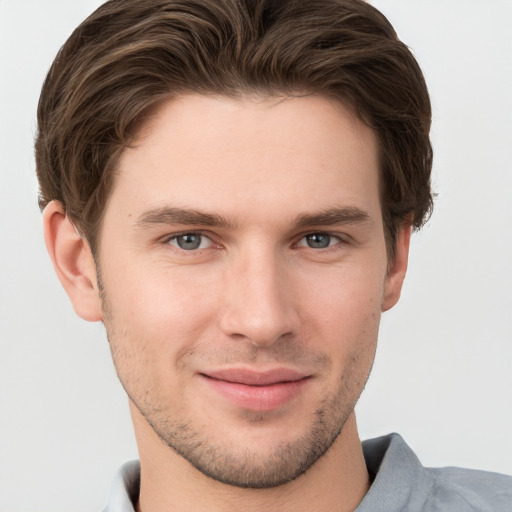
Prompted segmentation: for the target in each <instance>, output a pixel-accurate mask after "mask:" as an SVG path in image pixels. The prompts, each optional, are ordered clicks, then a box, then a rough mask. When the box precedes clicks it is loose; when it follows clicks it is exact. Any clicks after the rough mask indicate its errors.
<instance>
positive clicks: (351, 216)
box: [295, 206, 370, 228]
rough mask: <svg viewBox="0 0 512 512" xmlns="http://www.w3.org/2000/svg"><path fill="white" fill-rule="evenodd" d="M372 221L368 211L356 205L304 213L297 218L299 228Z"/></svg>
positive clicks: (296, 222) (296, 223)
mask: <svg viewBox="0 0 512 512" xmlns="http://www.w3.org/2000/svg"><path fill="white" fill-rule="evenodd" d="M369 221H370V215H369V213H368V212H365V211H364V210H361V209H360V208H357V207H355V206H348V207H345V208H330V209H328V210H324V211H322V212H318V213H312V214H310V213H302V214H300V215H298V216H297V218H296V219H295V225H296V226H297V227H298V228H304V227H308V226H334V225H347V224H360V223H366V222H369Z"/></svg>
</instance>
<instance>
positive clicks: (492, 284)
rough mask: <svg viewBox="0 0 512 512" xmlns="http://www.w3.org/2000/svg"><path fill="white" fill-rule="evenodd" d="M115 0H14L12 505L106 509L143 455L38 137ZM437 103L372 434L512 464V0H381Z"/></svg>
mask: <svg viewBox="0 0 512 512" xmlns="http://www.w3.org/2000/svg"><path fill="white" fill-rule="evenodd" d="M99 3H100V2H98V1H92V0H80V1H69V0H52V1H41V0H24V1H20V0H0V180H1V181H0V248H1V251H0V272H1V273H0V343H1V344H0V511H2V512H26V511H31V512H45V511H48V512H50V511H51V512H64V511H69V510H73V511H75V512H82V511H88V510H91V511H92V510H100V509H101V507H102V505H103V502H104V499H105V495H106V492H107V489H108V486H109V482H110V479H111V477H112V474H113V472H114V471H115V469H116V468H117V466H118V465H119V464H120V463H121V462H123V461H124V460H126V459H130V458H135V457H136V447H135V444H134V439H133V435H132V432H131V425H130V420H129V415H128V411H127V405H126V399H125V397H124V394H123V391H122V389H121V387H120V385H119V384H118V382H117V378H116V376H115V372H114V369H113V367H112V364H111V362H110V354H109V351H108V346H107V342H106V338H105V335H104V332H103V328H102V326H101V325H97V324H87V323H85V322H84V321H82V320H80V319H79V318H77V317H75V315H74V313H73V311H72V309H71V306H70V305H69V302H68V300H67V297H66V296H65V294H64V292H63V291H62V289H61V287H60V284H59V283H58V281H57V279H56V277H55V276H54V273H53V269H52V267H51V264H50V261H49V258H48V257H47V255H46V250H45V248H44V243H43V236H42V229H41V217H40V214H39V211H38V208H37V205H36V196H37V184H36V180H35V175H34V162H33V156H32V153H33V150H32V144H33V137H34V133H35V111H36V105H37V100H38V94H39V89H40V86H41V83H42V81H43V78H44V75H45V73H46V71H47V69H48V67H49V65H50V63H51V61H52V59H53V57H54V55H55V53H56V52H57V50H58V48H59V46H60V45H61V44H62V43H63V42H64V40H65V39H66V38H67V36H68V35H69V34H70V32H71V31H72V29H73V28H74V27H75V26H76V25H77V24H78V23H79V22H80V21H81V20H82V19H83V18H84V17H85V16H86V15H87V14H89V13H90V12H91V11H92V10H93V9H94V8H95V7H96V6H97V5H99ZM374 4H375V5H376V6H377V7H379V8H380V9H381V10H382V11H383V12H384V13H385V14H386V15H387V16H388V17H389V19H390V20H391V22H392V23H394V25H395V27H396V29H397V31H398V33H399V35H400V37H401V38H402V39H403V40H404V41H405V42H407V43H408V44H409V46H410V47H411V48H412V51H413V52H414V53H415V55H416V56H417V58H418V59H419V61H420V63H421V65H422V67H423V69H424V72H425V75H426V78H427V82H428V83H429V86H430V91H431V95H432V101H433V107H434V126H433V142H434V147H435V170H434V187H435V189H436V191H437V192H438V193H439V197H438V200H437V206H436V211H435V214H434V217H433V218H432V221H431V222H430V224H429V226H428V227H427V228H426V229H425V230H424V232H422V233H421V234H419V235H416V237H415V239H414V242H413V246H412V251H411V252H412V254H411V263H410V271H409V277H408V280H407V281H406V285H405V289H404V293H403V296H402V301H401V303H400V304H399V305H398V306H397V307H396V309H395V310H393V311H391V312H390V313H387V314H386V315H385V316H384V321H383V326H382V330H381V335H380V346H379V351H378V355H377V360H376V364H375V367H374V371H373V375H372V377H371V379H370V383H369V385H368V386H367V390H366V391H365V394H364V396H363V398H362V399H361V401H360V404H359V406H358V416H359V425H360V431H361V435H362V437H371V436H376V435H380V434H384V433H387V432H390V431H398V432H400V433H401V434H402V435H403V436H404V437H405V439H406V441H407V442H409V443H410V444H411V445H412V446H413V448H414V449H415V450H416V451H417V453H418V454H419V456H420V458H421V459H422V461H423V462H424V463H425V464H426V465H436V466H438V465H460V466H468V467H478V468H484V469H489V470H494V471H501V472H508V473H511V472H512V461H511V459H512V436H511V434H510V433H511V432H512V372H511V363H512V343H511V341H512V320H511V318H512V292H511V289H512V270H511V263H512V229H511V226H512V207H511V204H510V197H511V195H512V169H511V166H512V129H511V123H512V94H511V92H510V91H512V30H511V27H512V2H510V1H509V0H435V1H429V2H426V1H420V0H416V1H414V0H378V1H377V0H375V2H374Z"/></svg>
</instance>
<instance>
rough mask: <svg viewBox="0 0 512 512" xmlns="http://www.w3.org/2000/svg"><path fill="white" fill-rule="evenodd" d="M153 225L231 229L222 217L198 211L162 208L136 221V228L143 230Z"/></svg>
mask: <svg viewBox="0 0 512 512" xmlns="http://www.w3.org/2000/svg"><path fill="white" fill-rule="evenodd" d="M155 224H182V225H197V226H208V227H222V228H233V227H234V224H233V222H230V221H228V220H227V219H225V218H224V217H222V215H218V214H216V213H206V212H202V211H199V210H189V209H184V208H173V207H168V206H164V207H161V208H153V209H150V210H146V211H145V212H144V213H142V214H141V215H140V217H139V218H138V219H137V222H136V226H137V227H140V228H143V227H148V226H151V225H155Z"/></svg>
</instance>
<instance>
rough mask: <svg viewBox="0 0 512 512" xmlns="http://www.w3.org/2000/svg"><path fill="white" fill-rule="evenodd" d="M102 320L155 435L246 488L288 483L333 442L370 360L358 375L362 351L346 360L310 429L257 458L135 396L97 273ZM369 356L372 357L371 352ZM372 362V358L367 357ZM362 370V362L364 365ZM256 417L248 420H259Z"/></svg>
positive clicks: (251, 450)
mask: <svg viewBox="0 0 512 512" xmlns="http://www.w3.org/2000/svg"><path fill="white" fill-rule="evenodd" d="M98 276H99V277H100V279H99V280H98V285H99V290H100V295H101V299H102V305H103V313H104V320H103V321H104V324H105V328H106V331H107V337H108V340H109V344H110V346H111V351H112V355H113V359H114V364H115V367H116V371H117V374H118V377H119V379H120V381H121V384H122V385H123V387H124V389H125V391H126V393H127V395H128V397H129V398H130V400H131V401H132V403H133V404H134V405H135V407H136V408H137V409H138V410H139V412H140V413H141V414H142V416H143V417H144V418H145V420H146V421H147V422H148V424H149V425H150V426H151V428H152V429H153V431H154V432H155V434H156V435H157V436H158V437H159V439H160V440H161V441H162V442H163V443H164V444H165V445H166V446H167V447H169V448H170V449H172V450H173V451H174V452H175V453H177V454H178V455H180V456H181V457H183V458H184V459H186V460H187V461H188V462H189V463H190V464H191V465H192V466H193V467H194V468H196V469H197V470H198V471H200V472H201V473H202V474H203V475H205V476H207V477H209V478H212V479H213V480H216V481H217V482H221V483H223V484H227V485H231V486H235V487H240V488H251V489H264V488H271V487H277V486H280V485H284V484H286V483H289V482H291V481H293V480H295V479H296V478H298V477H299V476H301V475H302V474H304V473H305V472H306V471H308V470H309V469H310V468H311V467H312V466H313V465H314V464H315V463H316V462H317V461H318V460H319V459H320V458H321V457H322V456H323V455H325V454H326V453H327V451H328V450H329V449H330V448H331V446H332V445H333V444H334V442H335V441H336V439H337V438H338V436H339V435H340V433H341V431H342V429H343V427H344V425H345V423H346V421H347V420H348V418H349V416H350V415H351V413H352V412H353V410H354V407H355V404H356V403H357V400H358V399H359V396H360V394H361V392H362V391H363V389H364V386H365V385H366V382H367V380H368V377H369V374H370V370H371V362H370V364H369V365H368V367H367V369H366V370H367V371H366V372H363V374H361V373H360V372H359V371H358V368H359V369H360V368H361V367H360V364H359V363H360V361H359V359H360V358H361V357H363V359H364V358H365V356H364V355H363V354H361V353H359V354H356V355H353V356H352V357H351V358H350V364H349V365H348V367H347V368H345V369H344V373H343V375H341V376H340V379H339V382H338V387H337V389H336V390H335V391H334V392H332V393H331V394H330V395H329V396H327V397H324V399H323V400H322V401H321V403H320V405H319V407H318V408H317V409H316V411H315V412H314V415H313V419H312V420H311V422H310V426H309V428H307V429H306V432H305V433H304V434H303V435H302V436H301V437H299V438H298V439H296V440H294V441H289V442H282V443H280V444H278V445H276V446H275V447H274V449H273V450H272V452H271V453H268V454H266V455H265V456H264V457H262V454H261V450H258V447H257V446H254V447H253V446H250V447H249V446H233V443H232V442H231V440H230V439H226V442H225V443H222V444H221V443H218V442H217V443H216V442H214V441H213V440H212V439H211V437H210V436H209V435H208V432H207V427H204V428H203V429H202V430H199V429H197V428H195V427H194V426H193V422H192V421H188V422H187V421H178V420H174V419H173V418H172V416H174V417H176V416H178V414H174V415H171V414H170V413H169V414H162V409H161V407H160V404H156V403H152V402H151V400H150V399H149V397H148V393H144V391H143V392H142V396H140V397H136V396H134V394H133V393H131V391H130V389H129V386H128V385H127V384H128V382H126V381H125V379H124V378H123V375H122V374H121V373H122V372H120V369H121V367H122V366H123V365H122V364H119V361H120V360H121V359H123V358H125V357H126V354H122V352H123V351H122V349H120V347H119V345H118V344H117V343H116V341H115V338H116V334H115V328H114V321H113V315H112V310H111V308H110V307H109V304H108V301H107V299H106V296H105V291H104V288H103V286H102V283H101V274H99V272H98ZM371 357H372V356H371ZM371 361H373V357H372V358H371ZM363 368H364V364H363ZM261 418H262V417H261V416H260V419H258V418H257V417H256V416H254V417H253V418H252V421H253V423H257V422H258V421H261Z"/></svg>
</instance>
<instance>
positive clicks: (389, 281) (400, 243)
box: [382, 225, 412, 311]
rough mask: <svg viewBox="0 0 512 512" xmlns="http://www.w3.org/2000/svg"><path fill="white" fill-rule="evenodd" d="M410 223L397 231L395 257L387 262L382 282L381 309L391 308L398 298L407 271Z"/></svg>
mask: <svg viewBox="0 0 512 512" xmlns="http://www.w3.org/2000/svg"><path fill="white" fill-rule="evenodd" d="M411 230H412V227H411V226H410V225H407V226H403V227H401V228H400V229H399V231H398V236H397V241H396V247H395V257H394V258H393V260H392V261H390V262H389V266H388V273H387V275H386V280H385V282H384V295H383V298H382V311H387V310H388V309H391V308H392V307H393V306H394V305H395V304H396V303H397V302H398V299H399V298H400V293H401V291H402V285H403V282H404V279H405V274H406V272H407V263H408V260H409V245H410V241H411Z"/></svg>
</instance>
